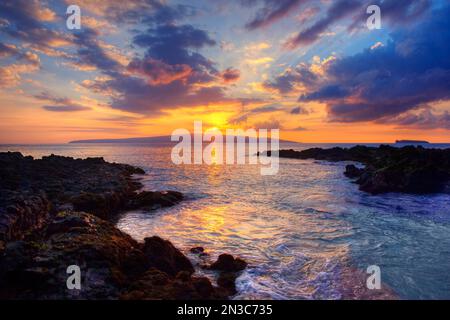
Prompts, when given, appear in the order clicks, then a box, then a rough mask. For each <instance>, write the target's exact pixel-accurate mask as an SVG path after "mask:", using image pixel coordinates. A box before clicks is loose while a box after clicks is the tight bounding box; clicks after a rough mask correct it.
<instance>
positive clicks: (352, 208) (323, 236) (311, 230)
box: [0, 144, 450, 299]
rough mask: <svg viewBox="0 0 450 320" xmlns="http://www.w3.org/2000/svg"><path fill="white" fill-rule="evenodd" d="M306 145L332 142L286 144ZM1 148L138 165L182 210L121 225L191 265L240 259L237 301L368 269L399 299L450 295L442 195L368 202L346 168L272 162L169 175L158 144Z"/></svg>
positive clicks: (299, 291)
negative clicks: (160, 241)
mask: <svg viewBox="0 0 450 320" xmlns="http://www.w3.org/2000/svg"><path fill="white" fill-rule="evenodd" d="M312 146H322V147H330V146H331V145H301V144H293V145H285V146H282V147H284V148H286V147H292V148H294V149H298V150H300V149H304V148H309V147H312ZM440 147H443V146H440ZM6 150H11V151H21V152H22V153H24V154H26V155H32V156H34V157H41V156H43V155H48V154H50V153H54V154H60V155H67V156H74V157H88V156H103V157H104V158H105V159H106V160H108V161H116V162H123V163H129V164H132V165H137V166H140V167H143V168H144V169H145V170H146V172H147V174H146V175H145V177H144V178H143V183H144V185H145V188H146V189H149V190H154V189H158V190H162V189H174V190H178V191H181V192H183V193H184V194H186V196H187V201H184V202H182V203H181V204H180V205H177V206H175V207H172V208H168V209H162V210H157V211H153V212H145V211H133V212H127V213H124V214H123V215H122V217H121V219H120V220H119V221H118V227H119V228H121V229H122V230H123V231H125V232H127V233H129V234H130V235H132V236H133V237H135V238H136V239H137V240H142V239H143V238H144V237H146V236H151V235H159V236H161V237H163V238H167V239H169V240H171V241H172V242H173V243H174V244H175V245H176V246H177V247H179V248H180V249H181V250H183V251H184V252H185V253H186V254H188V255H189V256H190V258H191V259H192V260H193V261H194V262H195V263H198V264H201V263H204V261H202V260H200V259H199V258H198V257H196V256H194V255H191V254H189V253H188V251H189V248H191V247H193V246H198V245H201V246H204V247H205V248H206V250H207V251H208V252H209V253H210V257H209V258H207V259H210V260H214V259H215V258H216V257H217V255H218V254H220V253H223V252H228V253H231V254H233V255H238V256H241V257H243V258H244V259H246V260H247V261H248V262H249V264H250V266H249V268H248V269H247V270H246V271H244V272H243V274H242V275H241V276H240V277H239V278H238V282H237V284H238V291H239V292H238V294H237V295H236V297H235V298H244V299H256V298H269V299H340V298H345V297H346V295H345V292H347V291H348V290H350V291H352V290H353V289H354V288H356V287H357V286H358V285H360V284H361V281H359V280H360V279H359V277H360V276H361V275H363V276H365V270H366V268H367V267H368V266H369V265H378V266H379V267H380V268H381V278H382V282H383V287H384V288H390V289H391V290H392V291H393V292H394V293H395V295H396V296H397V297H399V298H408V299H442V298H444V299H445V298H446V299H449V298H450V275H449V270H450V196H449V195H442V194H441V195H431V196H411V195H402V194H387V195H382V196H371V195H367V194H365V193H362V192H360V191H359V190H358V187H357V185H355V184H352V183H351V182H350V181H349V180H348V179H346V178H345V177H344V176H343V171H344V167H345V164H346V163H327V162H321V161H314V160H294V159H280V170H279V173H278V174H277V175H274V176H261V175H260V170H259V169H260V168H259V167H258V166H255V165H253V166H251V165H244V166H242V165H241V166H218V165H215V166H206V165H201V166H175V165H173V164H172V163H171V161H170V151H171V149H170V147H167V146H160V145H127V144H115V145H114V144H83V145H78V144H76V145H47V146H0V151H6ZM197 270H198V273H200V274H205V275H207V276H209V277H211V278H212V279H214V274H210V273H208V272H205V271H202V269H201V268H197ZM348 274H350V277H349V276H348ZM345 275H347V276H345ZM352 275H354V276H352ZM356 297H358V295H356ZM360 298H363V297H362V296H360Z"/></svg>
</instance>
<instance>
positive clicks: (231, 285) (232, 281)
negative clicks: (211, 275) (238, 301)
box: [217, 272, 238, 295]
mask: <svg viewBox="0 0 450 320" xmlns="http://www.w3.org/2000/svg"><path fill="white" fill-rule="evenodd" d="M237 277H238V275H237V273H236V272H221V273H220V274H219V277H218V278H217V284H218V285H219V287H221V288H223V289H225V290H226V291H227V293H228V295H234V294H236V293H237V291H236V279H237Z"/></svg>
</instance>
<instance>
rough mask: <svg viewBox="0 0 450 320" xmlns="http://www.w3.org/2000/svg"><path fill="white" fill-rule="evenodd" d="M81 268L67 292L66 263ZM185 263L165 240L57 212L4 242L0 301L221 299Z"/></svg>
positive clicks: (221, 295) (221, 291)
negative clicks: (36, 228) (141, 238)
mask: <svg viewBox="0 0 450 320" xmlns="http://www.w3.org/2000/svg"><path fill="white" fill-rule="evenodd" d="M70 265H77V266H79V267H80V269H81V278H82V281H81V290H68V289H67V287H66V280H67V277H68V274H67V273H66V271H67V267H68V266H70ZM193 272H194V269H193V267H192V265H191V263H190V261H189V260H188V259H187V258H186V257H185V256H184V255H183V254H182V253H181V252H180V251H179V250H178V249H176V248H175V247H174V246H173V245H172V244H171V243H170V242H169V241H166V240H163V239H161V238H158V237H152V238H147V239H145V243H144V244H140V243H138V242H136V241H135V240H133V239H132V238H131V237H130V236H129V235H127V234H125V233H123V232H121V231H120V230H118V229H117V228H116V227H115V226H114V225H113V224H111V223H110V222H107V221H104V220H102V219H100V218H98V217H96V216H94V215H91V214H88V213H83V212H60V213H58V214H57V215H55V216H54V217H53V218H52V219H51V220H50V221H49V222H48V225H47V226H45V227H44V228H43V229H42V230H41V231H40V232H39V233H35V234H33V235H32V237H30V238H29V239H26V240H21V241H12V242H9V243H7V244H6V246H5V248H4V250H3V254H2V257H1V259H0V298H1V299H118V298H122V299H225V298H227V293H228V291H226V290H224V289H221V288H216V287H213V286H212V284H211V282H210V281H209V280H208V279H207V278H201V277H193V276H192V273H193Z"/></svg>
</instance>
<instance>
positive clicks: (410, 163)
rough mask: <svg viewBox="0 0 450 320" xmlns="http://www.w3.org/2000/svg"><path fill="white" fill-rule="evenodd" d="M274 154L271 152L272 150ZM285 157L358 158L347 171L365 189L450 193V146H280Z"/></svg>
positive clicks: (381, 191) (354, 159) (351, 159)
mask: <svg viewBox="0 0 450 320" xmlns="http://www.w3.org/2000/svg"><path fill="white" fill-rule="evenodd" d="M269 155H270V152H269ZM279 156H280V157H281V158H294V159H316V160H326V161H355V162H360V163H363V164H364V165H365V168H364V169H358V168H356V167H355V166H352V165H349V166H347V168H346V171H345V174H346V176H348V177H349V178H353V179H356V180H355V182H356V183H357V184H359V186H360V187H359V188H360V189H361V190H362V191H365V192H369V193H371V194H380V193H386V192H403V193H411V194H427V193H439V192H443V193H450V149H428V148H423V147H420V146H419V147H414V146H405V147H403V148H396V147H391V146H386V145H383V146H380V147H378V148H374V147H365V146H356V147H353V148H349V149H344V148H331V149H320V148H313V149H307V150H303V151H294V150H280V151H279Z"/></svg>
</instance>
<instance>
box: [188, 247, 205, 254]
mask: <svg viewBox="0 0 450 320" xmlns="http://www.w3.org/2000/svg"><path fill="white" fill-rule="evenodd" d="M189 251H190V252H191V253H196V254H201V253H204V251H205V248H203V247H194V248H191V249H190V250H189Z"/></svg>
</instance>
